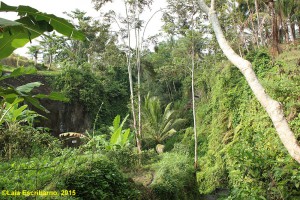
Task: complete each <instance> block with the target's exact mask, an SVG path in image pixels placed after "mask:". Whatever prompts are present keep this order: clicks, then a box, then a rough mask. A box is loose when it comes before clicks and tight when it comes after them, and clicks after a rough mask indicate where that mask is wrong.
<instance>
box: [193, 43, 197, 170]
mask: <svg viewBox="0 0 300 200" xmlns="http://www.w3.org/2000/svg"><path fill="white" fill-rule="evenodd" d="M193 45H194V43H193ZM194 60H195V52H194V46H193V49H192V100H193V123H194V139H195V147H194V148H195V155H194V168H195V170H196V169H197V167H198V153H197V152H198V140H197V123H196V106H195V83H194V82H195V78H194V74H195V73H194V72H195V61H194Z"/></svg>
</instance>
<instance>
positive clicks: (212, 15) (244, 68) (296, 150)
mask: <svg viewBox="0 0 300 200" xmlns="http://www.w3.org/2000/svg"><path fill="white" fill-rule="evenodd" d="M199 3H200V7H201V9H202V10H203V11H204V12H206V13H207V15H208V16H209V20H210V22H211V24H212V27H213V30H214V32H215V35H216V38H217V41H218V43H219V45H220V47H221V49H222V51H223V53H224V54H225V56H226V57H227V58H228V59H229V60H230V61H231V62H232V63H233V64H234V65H235V66H236V67H237V68H238V69H239V70H240V71H241V73H242V74H243V75H244V77H245V78H246V81H247V83H248V85H249V86H250V88H251V90H252V91H253V93H254V95H255V97H256V98H257V100H258V101H259V102H260V104H261V105H262V106H263V108H264V109H265V110H266V111H267V113H268V115H269V117H270V118H271V120H272V122H273V125H274V127H275V129H276V131H277V134H278V136H279V138H280V140H281V142H282V143H283V145H284V146H285V148H286V149H287V151H288V153H289V154H290V155H291V156H292V158H294V159H295V160H296V161H297V162H298V163H300V146H299V143H298V141H297V139H296V137H295V135H294V133H293V132H292V131H291V129H290V127H289V124H288V122H287V120H286V118H285V116H284V113H283V109H282V104H281V103H279V102H277V101H275V100H273V99H272V98H271V97H270V96H269V95H268V94H267V93H266V91H265V89H264V88H263V86H262V85H261V84H260V82H259V80H258V78H257V77H256V74H255V73H254V71H253V69H252V65H251V63H250V62H249V61H248V60H245V59H243V58H242V57H240V56H239V55H238V54H236V53H235V52H234V50H233V49H232V48H231V46H230V45H229V44H228V42H227V40H226V39H225V37H224V34H223V31H222V29H221V26H220V23H219V20H218V17H217V13H216V11H215V10H212V9H210V8H209V7H208V6H207V5H206V4H205V3H204V0H199Z"/></svg>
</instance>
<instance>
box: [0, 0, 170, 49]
mask: <svg viewBox="0 0 300 200" xmlns="http://www.w3.org/2000/svg"><path fill="white" fill-rule="evenodd" d="M2 2H4V3H5V4H8V5H12V6H18V5H26V6H31V7H33V8H35V9H37V10H39V11H41V12H45V13H49V14H55V15H56V16H58V17H65V18H66V15H64V14H63V12H71V11H74V10H75V9H77V8H78V9H80V10H82V11H86V12H87V15H88V16H92V17H94V18H99V16H100V12H97V11H96V10H95V9H94V8H93V4H92V3H91V0H60V1H59V0H51V1H50V0H3V1H2ZM122 2H123V0H113V3H108V4H107V5H106V6H105V7H103V8H102V9H101V12H106V11H109V10H114V11H115V12H116V13H124V6H123V3H122ZM166 5H167V4H166V2H165V0H154V2H153V4H152V6H151V11H150V10H148V9H147V10H146V11H145V13H144V14H143V15H142V17H141V18H142V20H144V21H146V22H147V21H148V20H149V19H150V17H151V16H152V14H153V13H155V12H156V11H157V10H159V9H160V8H165V7H166ZM161 16H162V12H159V13H157V14H155V15H154V17H153V18H152V20H151V21H150V22H149V24H148V26H147V30H146V32H145V36H146V37H148V36H152V35H155V34H157V33H158V32H159V30H160V28H161V26H162V24H163V23H162V22H161V20H160V19H161ZM0 18H6V19H11V20H13V19H17V16H16V15H15V14H12V13H2V12H0ZM15 52H16V53H18V54H21V55H25V54H26V52H27V48H21V49H18V50H16V51H15Z"/></svg>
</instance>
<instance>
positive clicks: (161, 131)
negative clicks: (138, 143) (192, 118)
mask: <svg viewBox="0 0 300 200" xmlns="http://www.w3.org/2000/svg"><path fill="white" fill-rule="evenodd" d="M171 105H172V103H169V104H168V105H167V106H166V107H165V109H164V110H163V109H162V106H161V102H160V100H159V99H158V97H150V95H149V94H148V95H147V96H146V97H145V103H144V107H143V109H144V112H143V117H144V120H143V121H144V122H145V124H144V126H143V130H144V136H145V137H148V138H151V139H153V140H154V141H155V142H156V143H157V144H161V143H162V142H164V141H165V140H166V139H167V138H169V137H171V136H172V135H173V134H174V133H176V129H178V128H180V127H181V126H182V125H184V123H185V122H186V120H185V119H182V118H177V115H176V112H175V110H172V109H171Z"/></svg>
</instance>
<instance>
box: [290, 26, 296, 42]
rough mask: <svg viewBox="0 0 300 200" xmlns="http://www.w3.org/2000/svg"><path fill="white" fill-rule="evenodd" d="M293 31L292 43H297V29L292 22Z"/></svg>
mask: <svg viewBox="0 0 300 200" xmlns="http://www.w3.org/2000/svg"><path fill="white" fill-rule="evenodd" d="M291 30H292V42H295V40H296V28H295V23H294V22H291Z"/></svg>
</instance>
